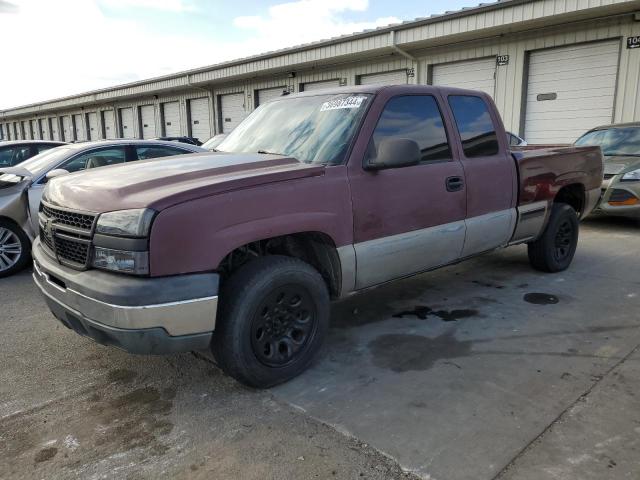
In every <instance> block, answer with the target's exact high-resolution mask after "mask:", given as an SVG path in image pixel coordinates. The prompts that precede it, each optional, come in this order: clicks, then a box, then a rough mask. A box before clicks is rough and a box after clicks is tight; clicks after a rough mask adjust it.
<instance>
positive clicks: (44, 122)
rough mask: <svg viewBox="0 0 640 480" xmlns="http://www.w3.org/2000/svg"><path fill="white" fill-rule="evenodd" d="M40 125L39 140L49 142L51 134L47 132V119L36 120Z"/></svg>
mask: <svg viewBox="0 0 640 480" xmlns="http://www.w3.org/2000/svg"><path fill="white" fill-rule="evenodd" d="M38 122H39V123H40V138H41V139H42V140H51V133H50V132H49V119H48V118H41V119H40V120H38Z"/></svg>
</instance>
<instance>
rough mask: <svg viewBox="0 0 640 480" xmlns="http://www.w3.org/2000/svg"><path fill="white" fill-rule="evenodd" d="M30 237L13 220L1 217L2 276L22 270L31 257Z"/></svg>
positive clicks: (0, 259)
mask: <svg viewBox="0 0 640 480" xmlns="http://www.w3.org/2000/svg"><path fill="white" fill-rule="evenodd" d="M30 245H31V242H30V241H29V237H27V234H26V233H24V232H23V231H22V229H21V228H20V227H18V226H17V225H16V224H14V223H13V222H9V221H7V220H1V219H0V278H2V277H8V276H9V275H13V274H14V273H16V272H18V271H20V270H22V269H23V268H24V267H26V266H27V264H28V263H29V259H30V258H31V253H30V250H31V249H30Z"/></svg>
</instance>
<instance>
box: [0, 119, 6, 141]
mask: <svg viewBox="0 0 640 480" xmlns="http://www.w3.org/2000/svg"><path fill="white" fill-rule="evenodd" d="M4 132H5V130H4V123H0V140H6V138H7V136H6V134H5V133H4Z"/></svg>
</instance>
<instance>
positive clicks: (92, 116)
mask: <svg viewBox="0 0 640 480" xmlns="http://www.w3.org/2000/svg"><path fill="white" fill-rule="evenodd" d="M87 123H88V124H89V140H99V139H100V137H101V135H100V128H99V127H98V114H97V113H96V112H89V113H87Z"/></svg>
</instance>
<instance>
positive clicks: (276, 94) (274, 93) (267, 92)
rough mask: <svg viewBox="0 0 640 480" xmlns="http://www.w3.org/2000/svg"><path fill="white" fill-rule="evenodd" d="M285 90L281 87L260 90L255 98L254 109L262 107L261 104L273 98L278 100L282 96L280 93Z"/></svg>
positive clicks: (284, 87)
mask: <svg viewBox="0 0 640 480" xmlns="http://www.w3.org/2000/svg"><path fill="white" fill-rule="evenodd" d="M286 88H287V87H286V86H285V85H283V86H281V87H275V88H264V89H262V90H258V91H257V97H256V107H257V106H258V105H262V104H263V103H267V102H268V101H269V100H273V99H274V98H280V97H281V96H282V92H283V91H284V90H285V89H286Z"/></svg>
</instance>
